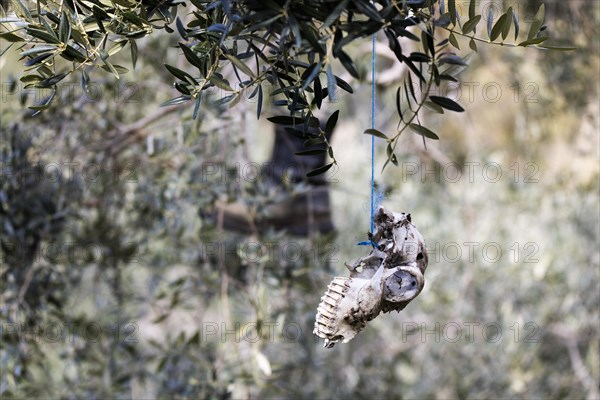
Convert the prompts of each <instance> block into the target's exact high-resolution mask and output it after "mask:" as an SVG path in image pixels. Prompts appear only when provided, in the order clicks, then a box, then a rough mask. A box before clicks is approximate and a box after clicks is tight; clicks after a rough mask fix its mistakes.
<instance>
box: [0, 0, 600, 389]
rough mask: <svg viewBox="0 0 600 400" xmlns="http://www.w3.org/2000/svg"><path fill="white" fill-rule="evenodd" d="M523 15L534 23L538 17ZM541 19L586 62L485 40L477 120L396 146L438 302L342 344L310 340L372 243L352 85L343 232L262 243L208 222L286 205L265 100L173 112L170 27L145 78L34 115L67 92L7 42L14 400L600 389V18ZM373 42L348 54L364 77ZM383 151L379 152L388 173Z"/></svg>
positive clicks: (471, 115) (390, 179) (574, 8)
mask: <svg viewBox="0 0 600 400" xmlns="http://www.w3.org/2000/svg"><path fill="white" fill-rule="evenodd" d="M457 4H459V5H463V4H462V3H459V2H457ZM509 6H512V7H513V10H520V11H521V12H523V13H525V14H526V13H527V12H529V11H527V10H530V9H531V10H534V11H533V12H535V10H537V9H538V6H539V4H538V2H506V4H504V9H508V7H509ZM463 12H466V13H468V11H467V10H463ZM546 12H547V21H546V22H547V24H548V27H547V28H546V29H547V30H548V31H549V32H550V34H551V36H552V37H553V38H555V40H557V41H558V42H559V43H560V42H563V43H570V44H572V45H575V46H577V47H578V51H576V52H573V53H562V52H560V53H559V52H543V53H534V52H532V51H531V50H520V49H517V50H516V49H503V48H488V47H486V46H482V45H480V46H479V54H478V55H476V56H474V57H472V58H471V67H470V68H469V69H468V70H467V71H466V72H464V73H463V74H461V82H462V83H461V84H460V85H459V88H461V89H462V92H461V94H460V96H461V98H460V100H461V101H460V102H461V104H462V105H463V106H464V108H465V109H466V110H467V111H466V112H465V113H462V114H460V115H452V116H448V115H443V116H440V115H438V114H437V113H435V112H434V111H431V112H430V111H426V112H423V113H422V114H421V116H420V118H421V119H422V120H423V121H424V123H426V124H427V126H430V127H432V129H434V130H435V131H437V132H443V137H442V140H440V141H439V142H436V143H435V144H431V143H429V144H428V150H427V151H426V150H425V149H424V148H423V145H422V142H421V141H420V140H416V136H402V137H400V138H399V139H398V140H399V141H398V148H397V149H396V153H397V161H398V167H393V168H388V169H386V170H385V173H378V174H377V175H376V180H377V185H378V189H379V190H381V191H382V192H383V193H384V196H385V198H384V204H385V205H386V206H387V207H389V208H392V209H394V210H397V211H406V212H411V214H412V216H413V221H414V222H415V224H416V225H417V226H418V228H419V230H420V231H421V232H422V233H423V234H424V236H425V238H426V240H427V241H428V248H429V250H430V264H429V267H428V269H427V273H426V285H425V289H424V292H423V293H422V294H421V295H420V296H419V298H418V299H417V300H416V301H414V302H413V303H411V304H410V306H409V307H407V309H406V310H404V311H403V312H402V313H401V314H393V315H391V314H390V315H384V316H380V317H379V318H378V319H376V320H374V321H373V322H372V323H371V324H370V325H369V326H368V327H367V328H366V329H365V330H364V331H363V332H361V333H360V334H359V335H358V336H357V337H356V338H355V339H354V340H353V341H352V342H350V343H348V344H344V345H341V344H340V345H338V346H336V347H335V348H334V349H332V350H325V349H323V348H322V344H321V343H319V342H318V341H316V340H315V338H314V337H313V335H312V325H313V323H314V316H315V313H316V306H317V304H318V302H319V299H320V297H321V295H322V294H323V292H324V290H325V288H326V285H327V283H328V282H329V281H330V280H331V279H332V278H333V276H335V275H337V274H346V272H345V267H344V266H343V263H344V262H350V261H352V260H354V259H355V258H356V257H358V256H361V255H363V254H364V252H365V249H364V248H362V247H360V246H356V245H355V243H356V242H357V241H359V240H364V239H365V236H366V232H367V230H368V226H369V223H368V211H367V210H368V206H367V207H365V204H367V203H368V195H369V190H368V185H369V178H370V172H369V170H368V165H369V158H368V157H369V154H367V153H368V152H367V151H365V150H366V149H367V146H368V143H369V142H368V139H370V138H369V137H367V136H365V135H361V132H362V131H363V130H364V128H365V127H366V126H368V122H369V121H370V118H369V107H366V101H365V100H366V99H367V98H368V96H369V93H370V92H369V88H368V87H367V86H368V85H361V84H360V82H358V81H355V80H353V79H352V77H351V75H348V76H346V77H345V79H348V81H349V82H350V83H352V84H353V87H354V88H355V94H354V95H353V96H350V95H342V94H340V95H339V96H338V99H337V101H336V102H324V104H323V108H324V109H325V110H326V111H327V112H329V113H331V112H333V110H334V109H340V110H343V112H342V113H341V115H343V116H344V117H340V121H339V123H338V126H337V132H336V135H335V136H334V142H333V146H334V147H335V146H336V144H337V145H338V148H340V149H341V151H338V154H337V164H338V165H337V166H336V168H335V170H332V171H330V173H329V174H328V179H330V180H331V181H332V183H331V186H332V197H333V212H334V217H335V223H336V226H337V228H338V233H337V235H336V236H335V237H331V236H329V237H320V236H312V237H310V238H304V239H299V238H294V237H290V236H289V235H287V234H286V233H285V232H269V233H267V234H265V235H262V236H260V237H258V236H243V235H239V234H233V233H228V232H224V231H222V230H221V229H220V228H219V225H218V224H217V225H216V226H215V225H212V224H210V223H208V222H207V221H206V220H204V219H203V218H202V217H201V214H200V211H206V210H208V211H210V210H211V209H212V208H213V206H214V203H215V201H216V200H217V199H229V200H237V201H243V202H246V203H247V204H250V205H252V206H253V207H256V208H258V209H260V208H261V207H264V206H265V204H268V203H269V202H270V201H273V200H272V199H270V196H271V194H272V193H270V192H269V191H268V190H267V189H265V187H263V186H262V185H260V184H259V183H257V182H256V181H255V180H254V179H249V178H248V176H245V175H243V174H242V173H241V172H240V171H243V168H242V169H238V170H237V172H235V171H236V170H235V167H236V163H238V164H239V165H241V166H243V165H248V163H249V162H256V163H258V164H260V163H261V161H264V160H261V159H260V156H259V154H260V153H268V144H269V138H270V135H269V134H268V132H267V131H268V129H269V125H266V124H265V125H263V124H262V122H260V121H259V122H255V120H256V103H254V102H253V100H252V99H250V100H245V99H244V101H240V102H239V103H238V104H237V105H236V107H235V108H233V109H228V108H227V107H225V106H224V105H223V104H215V103H214V102H211V101H208V100H207V101H206V104H204V105H203V107H202V108H201V111H200V114H199V115H198V116H197V118H195V119H193V118H192V115H191V114H192V113H190V111H189V110H186V109H180V108H177V107H169V108H160V107H159V105H160V104H161V103H163V102H165V101H167V100H168V99H169V98H170V97H171V96H172V93H171V87H170V84H171V83H172V79H173V78H172V76H170V74H169V73H168V72H167V71H165V70H164V68H163V67H162V63H163V62H164V60H169V62H171V60H174V61H173V63H176V62H178V61H177V60H180V59H181V57H180V56H179V50H178V49H177V48H175V47H174V46H176V40H174V39H172V37H171V36H169V35H168V34H166V33H158V34H153V35H151V36H148V37H146V38H144V39H143V40H140V41H139V43H138V52H139V58H138V60H137V66H136V68H135V70H134V71H131V72H129V73H127V74H124V75H122V76H121V79H120V80H118V81H117V80H115V79H114V78H113V77H112V75H110V74H94V75H92V77H91V78H90V81H89V82H87V85H88V88H93V89H92V90H91V91H88V92H83V91H82V90H81V86H80V81H79V78H80V77H77V78H75V77H74V76H68V77H65V78H64V79H63V80H62V81H61V82H60V83H59V84H58V85H57V92H56V93H57V94H56V95H55V98H54V100H53V102H52V103H50V104H48V108H47V109H46V110H45V111H44V112H42V113H38V114H37V115H35V116H33V115H32V114H34V113H35V110H27V109H25V108H24V106H25V105H31V104H34V103H36V102H37V101H39V100H41V99H44V98H45V97H46V96H47V93H48V92H44V91H43V90H41V89H35V90H34V89H31V88H25V87H24V86H23V84H21V83H20V82H19V81H18V79H19V78H20V77H21V76H22V71H21V70H20V69H19V67H18V63H17V62H16V59H17V58H18V54H17V53H14V52H12V51H8V52H7V53H6V54H5V55H4V56H3V57H2V59H0V62H2V75H1V78H2V79H1V84H2V99H1V103H0V105H1V110H0V111H1V114H0V116H1V120H0V129H1V149H0V150H1V151H0V154H1V157H2V159H1V162H2V175H1V181H0V185H1V186H0V204H1V211H0V213H1V215H2V228H1V229H2V234H1V238H0V239H1V245H2V259H1V264H0V277H1V280H0V281H1V282H2V283H1V285H2V290H1V296H2V297H1V299H0V316H1V324H2V326H1V327H0V328H1V331H0V334H1V348H0V368H1V377H0V395H1V396H2V397H3V398H36V397H43V398H59V397H60V398H82V397H85V398H122V397H131V398H251V397H253V398H307V399H308V398H311V399H312V398H514V397H522V398H532V397H533V398H590V399H591V398H597V397H598V382H599V381H600V367H599V364H600V360H599V354H600V349H599V343H600V341H599V339H600V332H599V318H600V315H599V308H598V305H599V304H600V293H599V284H600V282H599V272H600V271H599V268H600V252H599V249H598V243H599V239H600V233H599V215H598V213H599V199H598V191H599V189H600V188H599V183H598V179H599V171H598V169H599V166H598V150H597V149H598V146H599V143H598V128H599V120H598V112H597V111H598V110H597V108H598V100H599V91H598V86H597V76H598V71H599V67H600V55H599V54H598V48H597V40H598V22H599V20H600V17H599V10H598V5H596V4H595V3H594V4H590V3H589V2H558V1H556V2H554V1H547V2H546ZM463 22H464V21H463ZM526 24H527V22H525V25H526ZM521 29H524V27H522V28H521ZM439 35H440V40H441V39H442V37H443V34H442V33H439ZM378 40H381V41H385V40H386V38H383V37H380V38H378ZM457 41H458V45H459V46H460V47H461V48H467V47H468V46H469V40H467V39H461V38H457ZM1 43H2V50H4V49H5V48H6V46H7V43H6V42H1ZM364 45H367V46H369V45H370V43H368V40H367V41H360V40H357V42H356V43H354V44H353V45H352V46H350V47H349V50H348V51H349V52H350V53H351V54H352V56H353V57H354V58H355V62H356V64H357V65H356V67H357V68H358V69H359V70H361V71H366V70H368V68H369V62H370V57H369V54H368V52H363V51H362V48H361V46H363V47H364ZM567 54H568V55H567ZM111 57H112V56H111ZM114 57H115V59H116V61H115V63H116V64H117V65H119V63H123V62H124V61H126V60H128V59H129V55H126V56H124V55H122V54H115V55H114ZM119 57H121V59H119ZM119 60H121V61H119ZM390 60H391V61H390ZM377 61H378V65H379V66H380V67H379V68H380V69H379V76H381V75H382V74H384V73H385V71H386V69H387V67H389V68H390V69H392V68H393V67H394V66H395V65H396V64H395V62H394V61H393V56H392V58H390V57H388V56H386V55H385V54H383V53H382V54H379V55H378V60H377ZM179 66H180V67H182V68H183V65H181V64H179ZM403 77H404V75H402V73H399V75H398V76H397V77H396V78H395V79H396V80H395V81H394V85H386V84H384V83H380V85H379V86H378V97H377V99H376V100H377V105H378V109H377V121H378V125H377V128H378V129H379V130H380V131H382V132H390V131H394V130H395V129H396V124H397V118H394V117H393V116H394V115H396V112H397V110H396V96H397V93H396V87H397V86H398V85H401V84H402V80H403ZM591 82H593V84H590V83H591ZM392 86H393V87H392ZM484 88H485V91H484ZM498 88H500V89H501V94H500V95H497V89H498ZM470 89H472V92H471V91H470ZM458 93H459V92H458V89H456V88H453V87H450V88H449V89H447V92H443V93H442V94H443V95H447V96H448V97H451V98H455V99H458V97H459V94H458ZM432 94H434V95H435V93H432ZM471 94H472V101H471V97H470V96H471ZM218 95H219V93H218V92H214V93H213V94H211V95H210V96H213V98H217V97H218ZM207 97H209V96H207ZM265 97H266V96H265ZM264 103H265V104H264V106H265V112H271V111H272V108H271V107H268V103H269V102H268V101H267V99H265V100H264ZM419 139H420V138H419ZM386 154H387V153H386V151H385V148H379V147H378V149H377V163H378V165H377V167H378V170H377V171H379V170H380V166H381V165H383V163H384V162H385V159H386ZM263 158H264V157H263ZM207 165H210V166H211V167H212V166H215V165H216V166H219V167H220V168H221V170H220V171H225V170H231V171H234V172H233V178H232V177H231V176H228V175H227V174H222V175H219V174H218V175H208V174H207V169H206V168H207ZM498 171H501V175H500V176H498V174H497V172H498ZM471 172H472V174H471ZM236 176H237V177H238V178H239V179H235V177H236ZM457 177H460V178H457ZM497 249H500V251H501V253H497V251H496V250H497Z"/></svg>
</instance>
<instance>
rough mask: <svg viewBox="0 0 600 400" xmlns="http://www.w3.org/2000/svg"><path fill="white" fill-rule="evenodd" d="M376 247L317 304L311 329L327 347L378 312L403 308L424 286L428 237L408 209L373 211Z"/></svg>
mask: <svg viewBox="0 0 600 400" xmlns="http://www.w3.org/2000/svg"><path fill="white" fill-rule="evenodd" d="M373 221H374V223H375V232H374V233H373V236H372V242H373V244H374V248H373V250H372V251H371V252H370V253H369V254H368V255H367V256H365V257H361V258H359V259H358V260H356V261H355V262H354V264H352V265H351V266H349V265H346V267H348V269H349V270H350V277H348V278H346V277H335V278H334V279H333V281H331V283H330V284H329V286H327V291H326V292H325V295H324V296H323V297H322V298H321V303H320V304H319V307H318V308H317V317H316V321H315V328H314V331H313V333H314V334H315V335H317V336H319V337H320V338H323V339H325V347H328V348H330V347H333V346H334V345H335V343H337V342H340V341H341V342H342V343H347V342H348V341H350V340H351V339H352V338H353V337H354V336H356V334H357V333H358V332H360V331H361V330H362V329H363V328H364V327H365V326H366V324H367V322H368V321H370V320H372V319H373V318H375V317H377V316H378V315H379V313H380V312H382V311H383V312H389V311H392V310H396V311H398V312H400V311H401V310H402V309H404V307H406V305H407V304H408V303H410V302H411V301H412V300H413V299H414V298H415V297H417V295H418V294H419V293H421V290H423V287H424V286H425V278H424V276H423V274H424V273H425V269H426V268H427V250H426V248H425V240H424V239H423V236H421V234H420V233H419V231H418V230H417V228H416V227H415V226H414V225H413V224H412V223H411V219H410V214H405V213H395V212H391V211H388V210H386V209H385V208H383V207H379V209H378V210H377V212H376V213H375V215H374V216H373Z"/></svg>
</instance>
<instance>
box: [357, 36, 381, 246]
mask: <svg viewBox="0 0 600 400" xmlns="http://www.w3.org/2000/svg"><path fill="white" fill-rule="evenodd" d="M371 128H372V129H375V34H373V35H371ZM381 197H382V196H381V194H379V193H378V196H377V200H376V199H375V136H373V135H371V218H370V219H371V230H370V232H373V231H374V229H375V225H374V224H375V223H374V222H373V216H374V215H375V207H376V206H377V205H378V204H379V203H380V202H381ZM376 203H377V204H376ZM357 245H359V246H369V245H371V246H373V247H375V243H373V242H372V241H371V240H369V241H364V242H359V243H357Z"/></svg>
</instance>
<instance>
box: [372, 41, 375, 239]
mask: <svg viewBox="0 0 600 400" xmlns="http://www.w3.org/2000/svg"><path fill="white" fill-rule="evenodd" d="M371 129H375V34H373V35H372V37H371ZM373 215H375V136H373V135H371V232H373V229H374V225H373V224H374V223H373Z"/></svg>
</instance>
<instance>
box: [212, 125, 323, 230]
mask: <svg viewBox="0 0 600 400" xmlns="http://www.w3.org/2000/svg"><path fill="white" fill-rule="evenodd" d="M309 132H311V131H310V130H309ZM312 132H314V129H313V131H312ZM312 132H311V133H312ZM330 137H331V135H330V136H329V138H330ZM329 138H328V140H329ZM305 140H306V139H305V138H303V137H301V135H299V134H298V132H294V133H290V132H289V131H288V130H286V128H285V127H283V126H281V125H277V127H276V130H275V144H274V146H273V152H272V155H271V160H270V162H269V163H268V164H267V165H269V169H268V171H267V172H268V173H267V174H265V178H266V182H265V183H266V184H267V185H268V186H269V187H271V188H275V189H276V191H278V192H283V193H282V194H283V195H282V196H278V197H279V199H277V200H276V201H275V202H274V203H272V204H268V205H266V206H265V207H264V208H262V209H261V210H260V212H259V213H256V215H252V213H251V212H250V210H249V209H248V206H247V205H246V204H245V203H243V202H240V201H238V202H235V203H217V204H216V207H217V213H218V214H220V215H221V217H222V225H223V228H225V229H227V230H233V231H238V232H243V233H264V232H265V231H267V230H269V229H274V230H285V231H287V232H289V233H291V234H294V235H299V236H308V235H309V234H310V233H312V232H320V233H328V232H332V231H333V230H334V226H333V223H332V220H331V209H330V203H329V185H328V182H327V177H326V174H321V175H318V176H315V177H306V173H307V172H309V171H311V170H313V169H315V168H318V167H321V166H323V165H325V161H326V156H327V154H326V153H325V152H324V153H320V154H316V155H309V156H297V155H295V154H294V153H296V152H299V151H303V150H306V148H305V147H304V142H305ZM321 146H323V145H321ZM311 148H312V147H311ZM289 188H292V189H293V190H291V191H290V190H289Z"/></svg>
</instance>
